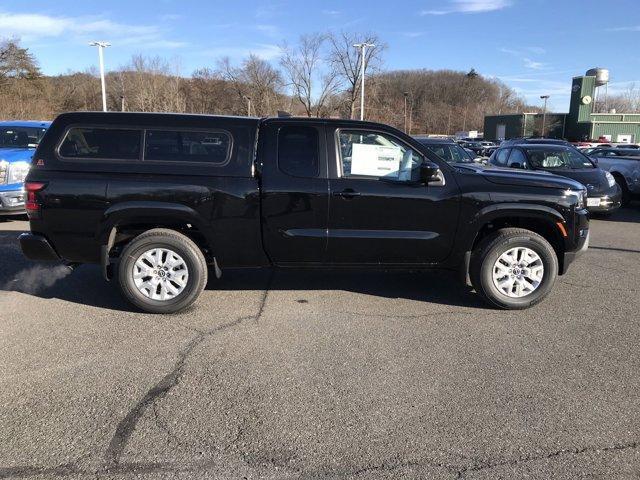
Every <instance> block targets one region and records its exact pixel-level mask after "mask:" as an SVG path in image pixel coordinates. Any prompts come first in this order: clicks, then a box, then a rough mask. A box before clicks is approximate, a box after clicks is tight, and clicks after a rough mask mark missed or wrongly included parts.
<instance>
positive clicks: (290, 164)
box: [278, 126, 320, 178]
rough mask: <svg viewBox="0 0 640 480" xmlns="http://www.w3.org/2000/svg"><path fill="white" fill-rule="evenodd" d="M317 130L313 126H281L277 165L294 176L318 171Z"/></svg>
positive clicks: (314, 175)
mask: <svg viewBox="0 0 640 480" xmlns="http://www.w3.org/2000/svg"><path fill="white" fill-rule="evenodd" d="M319 143H320V142H319V137H318V130H317V129H316V128H314V127H296V126H290V127H282V128H280V131H279V132H278V167H279V168H280V170H281V171H282V172H284V173H286V174H287V175H291V176H294V177H307V178H310V177H317V176H318V175H319V173H320V163H319V155H318V146H319Z"/></svg>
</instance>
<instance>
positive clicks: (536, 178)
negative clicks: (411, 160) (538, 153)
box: [456, 164, 584, 190]
mask: <svg viewBox="0 0 640 480" xmlns="http://www.w3.org/2000/svg"><path fill="white" fill-rule="evenodd" d="M456 166H457V167H458V168H461V169H467V170H473V171H475V172H477V173H478V174H480V175H482V176H483V177H484V178H485V179H486V180H488V181H489V182H492V183H497V184H499V185H513V186H522V187H542V188H560V189H563V190H566V189H571V190H582V189H583V188H584V187H583V186H582V185H581V184H580V183H578V182H576V181H574V180H571V179H569V178H565V177H560V176H558V175H554V174H552V173H548V172H543V171H531V170H518V169H515V168H503V167H495V166H493V165H486V166H484V165H473V164H470V165H467V164H464V165H462V164H456Z"/></svg>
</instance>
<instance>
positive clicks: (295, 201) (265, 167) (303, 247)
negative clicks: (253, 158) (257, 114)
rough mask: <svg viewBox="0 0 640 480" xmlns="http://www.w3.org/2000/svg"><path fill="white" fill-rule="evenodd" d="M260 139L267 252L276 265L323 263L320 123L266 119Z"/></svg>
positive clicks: (324, 190) (325, 197)
mask: <svg viewBox="0 0 640 480" xmlns="http://www.w3.org/2000/svg"><path fill="white" fill-rule="evenodd" d="M260 137H261V139H260V146H259V158H260V159H261V160H262V166H261V170H262V172H261V173H262V174H261V196H262V202H261V205H262V207H261V208H262V212H261V215H262V229H263V230H262V236H263V242H264V246H265V250H266V252H267V254H268V255H269V258H270V259H271V261H272V262H273V263H275V264H278V265H287V264H309V263H311V264H315V263H321V262H322V261H323V260H324V257H325V253H326V247H327V215H328V207H329V201H328V189H329V185H328V179H327V153H326V150H327V149H326V143H325V136H324V127H323V125H322V124H321V123H320V122H318V123H312V122H304V123H300V122H298V123H297V124H296V122H295V121H286V120H280V121H269V122H267V123H265V124H264V126H263V127H262V128H261V134H260Z"/></svg>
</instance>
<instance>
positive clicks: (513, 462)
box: [456, 441, 640, 479]
mask: <svg viewBox="0 0 640 480" xmlns="http://www.w3.org/2000/svg"><path fill="white" fill-rule="evenodd" d="M638 447H640V442H639V441H633V442H628V443H616V444H613V445H610V446H607V447H581V448H563V449H561V450H556V451H554V452H549V453H545V454H540V455H530V456H525V457H520V458H514V459H509V460H503V461H498V462H485V463H480V464H476V465H471V466H468V467H465V468H461V469H460V470H459V471H458V472H457V477H456V478H458V479H463V478H464V476H465V474H466V473H468V472H479V471H483V470H491V469H493V468H498V467H504V466H509V467H515V466H518V465H520V464H523V463H529V462H535V461H538V460H547V459H553V458H557V457H562V456H565V455H567V456H570V455H581V454H584V453H596V452H618V451H623V450H632V449H636V448H638Z"/></svg>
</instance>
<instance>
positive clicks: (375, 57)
mask: <svg viewBox="0 0 640 480" xmlns="http://www.w3.org/2000/svg"><path fill="white" fill-rule="evenodd" d="M329 42H330V43H331V52H330V57H329V58H330V62H331V64H332V66H333V68H334V70H335V71H336V72H337V74H338V76H339V80H340V81H341V83H342V84H343V85H346V101H347V105H348V111H349V118H354V117H355V112H356V105H357V101H358V96H359V95H360V84H361V82H362V79H361V75H362V55H360V52H359V51H358V50H356V49H355V48H354V46H353V45H355V44H357V43H368V44H373V45H375V47H370V48H367V49H366V53H365V74H366V71H368V72H369V74H370V75H372V74H374V73H376V72H377V71H379V69H380V67H381V65H382V52H383V51H384V50H385V48H386V46H385V44H383V43H382V41H381V40H380V38H378V36H377V35H375V34H360V33H351V32H342V33H340V34H333V35H330V36H329Z"/></svg>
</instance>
